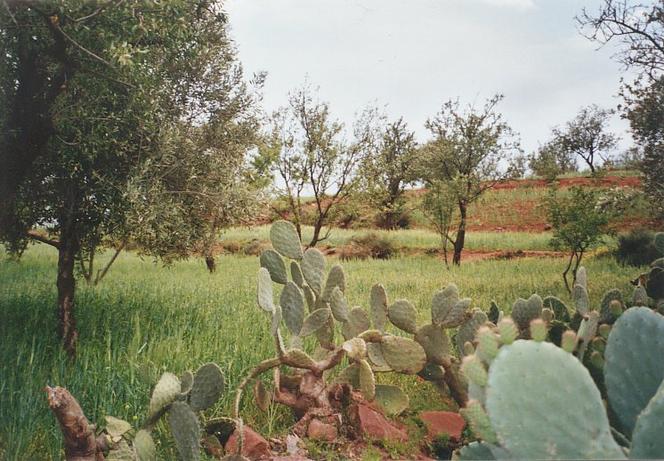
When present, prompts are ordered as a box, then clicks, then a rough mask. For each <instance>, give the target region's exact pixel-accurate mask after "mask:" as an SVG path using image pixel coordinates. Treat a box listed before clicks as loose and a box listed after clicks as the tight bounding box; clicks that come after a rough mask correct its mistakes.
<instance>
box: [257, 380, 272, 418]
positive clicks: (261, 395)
mask: <svg viewBox="0 0 664 461" xmlns="http://www.w3.org/2000/svg"><path fill="white" fill-rule="evenodd" d="M254 402H256V406H257V407H258V408H259V409H260V410H261V411H267V410H268V408H270V404H271V403H272V396H271V395H270V393H269V392H268V391H267V389H265V385H264V384H263V381H261V380H260V379H257V380H256V383H255V384H254Z"/></svg>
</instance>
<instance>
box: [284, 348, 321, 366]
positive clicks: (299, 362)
mask: <svg viewBox="0 0 664 461" xmlns="http://www.w3.org/2000/svg"><path fill="white" fill-rule="evenodd" d="M286 360H288V362H289V363H288V365H289V366H293V367H295V368H307V369H308V368H313V367H315V366H316V362H315V361H314V359H312V358H311V357H310V356H309V355H308V354H307V353H306V352H304V351H303V350H301V349H291V350H289V351H288V352H287V353H286Z"/></svg>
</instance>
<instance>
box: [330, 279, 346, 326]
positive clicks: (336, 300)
mask: <svg viewBox="0 0 664 461" xmlns="http://www.w3.org/2000/svg"><path fill="white" fill-rule="evenodd" d="M330 308H331V309H332V315H334V318H335V319H336V320H337V321H339V322H347V321H348V303H347V302H346V297H345V296H344V294H343V292H342V291H341V288H339V287H338V286H337V287H334V290H332V296H331V298H330Z"/></svg>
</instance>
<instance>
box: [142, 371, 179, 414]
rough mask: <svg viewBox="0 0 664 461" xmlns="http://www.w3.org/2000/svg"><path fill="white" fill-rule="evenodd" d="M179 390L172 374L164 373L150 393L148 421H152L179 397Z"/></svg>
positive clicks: (176, 378) (177, 382) (175, 377)
mask: <svg viewBox="0 0 664 461" xmlns="http://www.w3.org/2000/svg"><path fill="white" fill-rule="evenodd" d="M180 389H181V387H180V380H179V379H178V377H177V376H175V375H174V374H173V373H169V372H166V373H164V374H163V375H161V378H159V381H158V382H157V385H156V386H155V387H154V390H153V391H152V397H151V398H150V405H149V407H148V420H151V419H153V418H154V417H155V416H157V415H158V414H159V413H160V412H161V411H162V410H163V409H164V408H165V407H167V406H168V405H170V404H171V403H172V402H173V401H174V400H175V399H176V398H177V397H178V395H180Z"/></svg>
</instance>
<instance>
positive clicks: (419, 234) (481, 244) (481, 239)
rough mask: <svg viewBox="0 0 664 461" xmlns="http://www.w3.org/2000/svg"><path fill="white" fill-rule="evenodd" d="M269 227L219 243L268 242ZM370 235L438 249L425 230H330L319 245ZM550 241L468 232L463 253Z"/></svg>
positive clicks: (306, 230) (306, 233)
mask: <svg viewBox="0 0 664 461" xmlns="http://www.w3.org/2000/svg"><path fill="white" fill-rule="evenodd" d="M269 233H270V226H268V225H265V226H256V227H253V228H233V229H229V230H227V231H225V232H224V233H223V234H222V235H221V240H220V241H221V242H225V241H226V242H228V241H236V242H248V241H250V240H252V239H258V240H261V241H264V242H268V241H269V238H270V237H269ZM368 233H374V234H376V235H378V236H381V237H384V238H387V239H388V240H390V241H392V243H393V244H394V245H395V246H396V247H397V248H406V249H420V250H425V249H429V248H437V247H439V246H440V237H439V236H438V234H437V233H435V232H433V231H430V230H427V229H407V230H396V231H387V230H373V229H372V230H368V229H333V230H332V232H331V234H330V237H329V238H328V239H327V240H324V241H323V242H321V244H322V245H330V246H334V247H337V246H340V245H344V244H346V243H347V242H348V241H349V240H350V239H351V238H352V237H358V236H362V235H366V234H368ZM312 234H313V228H312V227H311V226H304V227H303V229H302V239H303V240H304V241H305V242H307V241H309V240H310V239H311V235H312ZM549 240H551V233H550V232H541V233H532V232H469V233H468V234H467V236H466V249H467V250H470V251H495V250H547V249H550V247H549Z"/></svg>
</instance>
